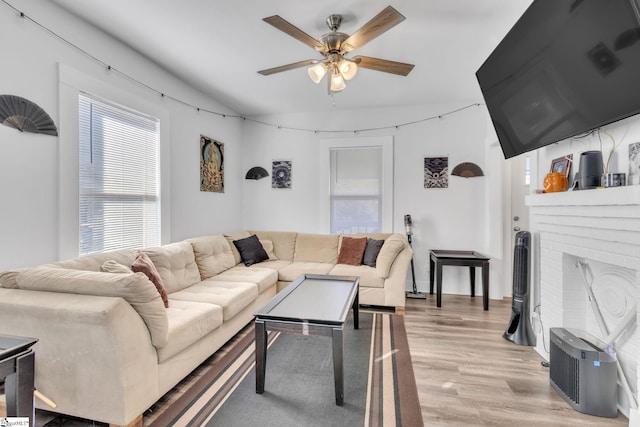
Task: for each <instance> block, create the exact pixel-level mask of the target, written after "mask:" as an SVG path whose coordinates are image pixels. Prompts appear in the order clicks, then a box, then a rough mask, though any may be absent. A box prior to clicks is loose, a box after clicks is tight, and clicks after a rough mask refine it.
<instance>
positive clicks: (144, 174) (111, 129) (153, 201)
mask: <svg viewBox="0 0 640 427" xmlns="http://www.w3.org/2000/svg"><path fill="white" fill-rule="evenodd" d="M78 110H79V113H78V124H79V127H80V128H81V130H79V140H78V149H79V151H80V152H79V171H80V173H79V203H78V209H79V219H80V223H79V242H78V252H79V255H80V256H82V255H89V254H91V253H96V252H104V251H108V250H115V249H134V248H140V247H152V246H159V245H160V235H161V231H160V230H161V216H160V206H161V197H160V170H159V169H160V168H159V154H160V153H159V151H160V144H159V142H160V121H159V120H158V119H157V118H156V117H152V116H149V115H148V114H145V113H143V112H140V111H134V110H133V109H131V108H127V107H124V106H122V105H118V104H116V103H114V102H111V101H110V100H106V99H101V98H98V97H96V96H92V95H90V94H87V93H84V92H81V93H80V94H78ZM122 129H124V131H123V130H122ZM130 129H131V131H132V133H129V132H128V131H129V130H130ZM134 138H136V139H135V140H134ZM132 143H138V144H137V145H135V146H132V145H131V144H132ZM132 158H133V160H134V161H138V163H136V164H135V165H133V164H131V163H130V162H131V159H132ZM120 159H124V160H120ZM131 172H133V175H131ZM127 173H129V174H128V175H126V176H127V177H131V178H130V179H126V177H125V174H127ZM123 177H124V178H125V179H123ZM130 182H134V183H136V184H137V185H130ZM83 183H84V185H83ZM131 206H133V207H134V209H133V210H130V209H128V208H129V207H131ZM150 209H151V210H150ZM91 224H94V226H93V227H92V226H91ZM114 225H115V227H114ZM149 227H152V228H149ZM125 228H126V230H125ZM109 231H112V233H111V234H110V233H109ZM94 236H96V237H94ZM85 238H86V239H85Z"/></svg>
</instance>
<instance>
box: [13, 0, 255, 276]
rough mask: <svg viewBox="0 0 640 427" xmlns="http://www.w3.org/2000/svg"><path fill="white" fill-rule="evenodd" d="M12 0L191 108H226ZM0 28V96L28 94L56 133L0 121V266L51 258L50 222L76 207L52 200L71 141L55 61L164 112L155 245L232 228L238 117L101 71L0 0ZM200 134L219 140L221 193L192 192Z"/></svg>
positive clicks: (45, 9)
mask: <svg viewBox="0 0 640 427" xmlns="http://www.w3.org/2000/svg"><path fill="white" fill-rule="evenodd" d="M15 3H18V6H19V7H20V8H21V11H23V12H24V13H25V14H26V15H27V16H28V17H30V18H32V19H34V20H35V21H37V22H39V23H40V24H42V25H43V26H45V27H47V28H50V29H51V30H52V31H54V32H56V33H57V34H59V35H61V36H62V37H64V38H65V39H66V40H69V41H71V42H72V43H74V44H76V45H78V46H80V47H81V48H82V49H83V50H85V51H87V52H89V53H91V54H92V55H94V56H96V57H98V58H99V59H100V60H102V61H104V62H105V63H106V64H110V65H111V66H112V67H114V68H115V69H117V70H120V71H122V72H124V73H126V74H127V75H130V76H132V77H134V78H135V79H137V80H140V81H142V82H144V83H145V84H147V85H149V86H151V87H153V88H156V89H157V90H159V91H162V92H164V93H166V94H168V95H171V96H173V97H175V98H178V99H181V100H185V101H187V102H189V103H190V104H192V105H197V106H199V107H202V108H207V109H210V110H213V111H220V112H223V113H231V111H228V110H227V109H226V108H225V107H224V106H222V105H220V104H218V103H216V102H215V101H214V100H212V99H209V98H205V97H203V96H202V95H201V94H200V93H199V92H198V91H196V90H194V89H193V88H191V87H189V86H188V85H186V84H185V83H184V82H181V81H180V80H178V79H176V78H174V77H172V76H171V75H169V74H168V73H166V72H164V71H163V70H161V69H160V68H158V67H157V66H156V65H154V64H153V63H151V62H149V61H147V60H145V59H144V58H142V57H140V56H139V55H138V54H136V53H135V52H133V51H131V50H129V49H127V48H126V47H124V46H123V45H121V44H119V43H117V42H115V41H113V40H112V39H110V38H107V37H105V36H104V35H103V34H102V33H100V32H98V31H96V30H94V29H93V28H92V27H88V26H86V25H84V24H83V23H82V22H80V21H78V20H77V19H75V18H73V17H71V16H69V15H67V14H66V13H63V12H61V11H60V10H58V9H57V8H56V7H55V6H54V5H51V4H50V3H49V2H42V1H38V0H22V1H20V2H15ZM0 35H1V36H2V39H3V40H6V41H7V43H6V46H5V48H4V49H3V53H2V67H0V93H2V94H12V95H18V96H21V97H24V98H27V99H30V100H32V101H34V102H35V103H37V104H38V105H40V106H41V107H42V108H43V109H44V110H45V111H47V112H48V113H49V115H50V116H51V117H52V118H53V121H54V122H55V123H56V124H57V125H58V126H59V132H60V137H58V138H56V137H53V136H47V135H40V134H29V133H21V132H19V131H17V130H15V129H11V128H9V127H6V126H0V270H2V269H6V268H14V267H21V266H29V265H35V264H38V263H43V262H50V261H55V260H57V259H59V257H60V252H59V244H60V242H61V241H62V240H61V239H60V236H59V231H58V229H59V224H60V223H64V221H65V220H67V219H68V218H66V217H67V216H68V215H73V212H75V211H76V210H77V207H76V206H75V205H73V204H69V201H68V200H67V199H64V198H60V195H61V193H64V190H63V189H62V188H61V187H60V185H59V182H60V177H61V173H60V172H61V171H60V164H65V160H67V161H68V160H69V159H60V158H59V153H63V155H65V154H64V153H65V152H67V151H68V150H65V149H66V148H68V146H67V145H68V144H70V143H73V141H70V140H68V139H65V137H64V135H65V134H66V135H70V134H72V133H73V132H71V130H70V129H68V128H66V129H65V128H62V127H60V111H59V102H61V101H60V99H61V98H60V94H59V75H58V67H59V64H62V65H64V66H68V67H71V68H73V69H74V70H77V71H78V72H79V73H83V74H85V75H88V76H91V77H92V78H93V79H96V80H98V81H100V82H101V83H102V84H103V85H104V86H105V87H112V88H114V93H116V92H118V93H127V94H128V96H129V97H131V98H136V99H138V100H139V101H140V103H141V104H145V103H146V104H152V105H153V106H154V108H156V109H157V110H162V111H164V112H166V113H165V114H164V117H165V118H166V120H168V121H169V122H170V123H169V124H168V126H166V129H168V135H163V137H162V141H161V145H162V148H161V153H162V154H163V159H162V171H161V173H162V184H163V188H162V197H163V199H162V203H163V206H164V209H163V220H164V221H168V223H165V224H163V229H164V233H163V242H168V241H175V240H180V239H183V238H186V237H189V236H194V235H199V234H206V233H216V232H222V231H226V230H229V229H241V228H242V218H241V215H240V214H239V213H240V212H241V211H242V209H241V204H242V195H241V194H242V179H241V175H242V177H243V176H244V171H243V170H242V169H243V165H242V163H241V157H242V141H241V135H242V132H241V128H242V122H241V121H239V120H236V119H224V118H221V117H218V116H214V115H211V114H209V113H204V112H198V111H197V110H196V109H195V108H191V107H188V106H184V105H182V104H180V103H176V102H174V101H171V100H170V99H167V98H162V97H160V96H159V95H158V94H157V93H155V92H154V91H152V90H149V89H146V88H143V87H142V86H140V85H138V84H136V83H134V82H131V81H130V80H128V79H126V78H123V77H122V76H120V75H118V74H117V73H115V72H113V71H108V70H107V69H106V67H104V66H103V65H100V64H98V63H96V62H95V61H93V60H91V59H89V58H88V57H87V56H86V55H84V54H82V53H81V52H79V51H77V50H76V49H74V48H72V47H71V46H69V45H68V44H66V43H65V42H63V41H61V40H59V39H57V38H55V37H53V36H52V35H51V34H49V33H48V32H46V31H45V30H43V29H42V28H40V27H39V26H37V25H35V24H34V23H33V22H30V21H29V20H27V19H24V18H21V17H20V16H19V14H17V13H16V12H15V11H13V10H12V9H11V8H9V7H8V6H6V5H4V4H2V5H0ZM60 108H67V106H65V105H62V106H61V107H60ZM163 128H164V126H163ZM65 132H66V133H65ZM201 133H202V134H205V135H207V136H210V137H212V138H215V139H217V140H219V141H222V142H224V143H225V154H226V159H225V171H226V176H225V185H226V189H225V193H224V194H214V193H203V192H200V187H199V136H200V134H201ZM63 181H64V180H63ZM59 212H62V215H61V214H60V213H59ZM61 216H64V218H61Z"/></svg>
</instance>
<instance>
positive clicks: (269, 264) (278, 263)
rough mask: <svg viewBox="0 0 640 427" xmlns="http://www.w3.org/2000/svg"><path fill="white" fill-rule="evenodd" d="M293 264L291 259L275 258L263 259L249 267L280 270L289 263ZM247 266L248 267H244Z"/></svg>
mask: <svg viewBox="0 0 640 427" xmlns="http://www.w3.org/2000/svg"><path fill="white" fill-rule="evenodd" d="M289 264H291V261H285V260H282V259H275V260H273V261H272V260H268V261H263V262H261V263H260V264H254V265H252V266H251V267H248V268H250V269H255V268H257V269H269V270H276V271H278V270H280V269H282V268H284V267H286V266H287V265H289ZM236 268H242V266H236ZM244 268H247V267H244Z"/></svg>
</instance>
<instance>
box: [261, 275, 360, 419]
mask: <svg viewBox="0 0 640 427" xmlns="http://www.w3.org/2000/svg"><path fill="white" fill-rule="evenodd" d="M359 283H360V278H359V277H357V276H331V275H317V274H304V275H302V276H300V277H298V278H297V279H296V280H295V281H294V282H292V283H291V285H289V286H287V287H286V288H285V289H283V290H282V291H281V292H280V293H279V294H278V295H276V296H275V297H274V298H273V299H272V300H271V301H269V302H268V303H267V304H266V305H265V306H264V307H262V308H261V309H260V310H258V311H257V312H256V313H255V334H256V393H258V394H262V393H263V392H264V385H265V371H266V362H267V331H280V332H288V333H298V334H303V335H316V336H330V337H331V341H332V352H333V379H334V385H335V395H336V405H338V406H342V405H343V403H344V360H343V348H344V337H343V330H344V325H345V322H346V320H347V316H348V315H349V310H351V309H353V327H354V329H358V328H359V298H358V287H359Z"/></svg>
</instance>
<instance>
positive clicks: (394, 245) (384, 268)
mask: <svg viewBox="0 0 640 427" xmlns="http://www.w3.org/2000/svg"><path fill="white" fill-rule="evenodd" d="M406 245H407V243H406V241H405V239H404V238H403V237H401V236H400V235H399V234H392V235H390V236H389V237H387V238H386V239H385V241H384V244H383V245H382V248H380V253H379V254H378V258H377V259H376V269H377V270H378V274H379V275H380V277H382V278H383V279H386V278H387V277H389V273H390V272H391V266H392V265H393V261H395V259H396V257H397V256H398V254H399V253H400V252H402V250H403V249H404V248H405V246H406Z"/></svg>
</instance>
